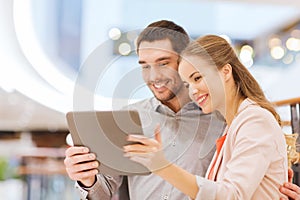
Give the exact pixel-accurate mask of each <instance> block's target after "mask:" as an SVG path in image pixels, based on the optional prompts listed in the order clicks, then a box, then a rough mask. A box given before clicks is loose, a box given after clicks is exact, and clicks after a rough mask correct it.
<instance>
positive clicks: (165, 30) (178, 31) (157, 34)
mask: <svg viewBox="0 0 300 200" xmlns="http://www.w3.org/2000/svg"><path fill="white" fill-rule="evenodd" d="M165 39H169V40H170V42H171V44H172V47H173V50H174V51H175V52H176V53H178V54H180V53H181V51H182V50H183V49H185V47H186V46H187V45H188V43H189V42H190V39H189V36H188V34H187V33H186V31H185V30H184V29H183V28H182V27H181V26H179V25H177V24H175V23H174V22H172V21H168V20H160V21H156V22H153V23H151V24H149V25H148V26H147V27H146V28H145V29H144V30H143V31H142V32H141V33H140V35H139V36H138V38H137V42H136V47H137V53H138V51H139V47H140V44H141V42H143V41H146V42H154V41H157V40H165Z"/></svg>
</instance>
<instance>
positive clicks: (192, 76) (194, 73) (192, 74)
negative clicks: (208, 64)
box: [189, 71, 199, 78]
mask: <svg viewBox="0 0 300 200" xmlns="http://www.w3.org/2000/svg"><path fill="white" fill-rule="evenodd" d="M196 73H199V72H197V71H195V72H193V73H192V74H191V75H190V76H189V78H192V77H193V76H194V75H195V74H196Z"/></svg>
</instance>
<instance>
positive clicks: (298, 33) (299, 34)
mask: <svg viewBox="0 0 300 200" xmlns="http://www.w3.org/2000/svg"><path fill="white" fill-rule="evenodd" d="M291 36H292V37H294V38H300V30H298V29H295V30H293V31H292V32H291Z"/></svg>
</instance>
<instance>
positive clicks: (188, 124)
mask: <svg viewBox="0 0 300 200" xmlns="http://www.w3.org/2000/svg"><path fill="white" fill-rule="evenodd" d="M188 43H189V37H188V35H187V33H186V32H185V30H184V29H183V28H182V27H180V26H178V25H177V24H175V23H173V22H171V21H166V20H162V21H158V22H154V23H152V24H150V25H149V26H148V27H146V28H145V29H144V30H143V31H142V33H141V34H140V35H139V37H138V40H137V54H138V57H139V64H140V65H141V67H142V74H143V79H144V81H145V83H146V84H147V86H148V87H149V89H150V90H151V91H152V93H153V95H154V97H153V98H150V99H146V100H143V101H141V102H138V103H136V104H133V105H130V106H129V108H130V109H137V110H138V111H139V112H140V113H142V114H141V116H142V124H143V125H144V124H146V125H147V126H146V128H145V129H144V134H145V135H147V136H153V134H154V128H155V126H156V125H157V124H158V123H160V124H161V132H162V141H163V144H164V145H165V146H164V152H165V154H166V156H167V158H168V159H169V160H171V161H173V162H176V164H177V165H179V166H181V167H182V168H184V169H186V170H188V171H189V172H191V173H193V174H197V175H200V176H204V174H205V172H206V169H207V167H208V165H209V163H210V161H211V159H212V156H213V153H214V151H215V149H214V146H215V141H216V139H217V138H218V137H219V136H220V135H221V134H222V132H223V128H224V121H223V119H222V118H221V117H220V115H219V114H218V113H213V114H209V115H208V114H203V113H202V111H201V110H200V109H199V108H198V106H197V105H195V104H194V103H193V102H191V100H190V98H189V95H188V88H186V86H185V85H184V83H183V82H182V80H181V79H180V77H179V75H178V73H177V69H178V62H179V54H180V52H181V51H182V50H183V49H184V48H185V47H186V45H187V44H188ZM95 159H96V157H95V155H94V154H93V153H91V152H89V150H88V149H87V148H85V147H70V148H69V149H68V150H66V158H65V166H66V170H67V173H68V175H69V177H70V178H71V179H72V180H76V187H77V188H78V189H79V190H80V191H81V194H82V195H81V196H82V199H85V198H88V199H102V200H103V199H111V198H112V196H113V195H114V194H115V193H117V190H118V188H119V186H120V184H121V182H122V178H123V177H121V176H118V177H112V176H108V175H103V174H101V172H98V171H97V166H98V165H99V163H98V162H97V161H96V160H95ZM97 173H99V174H97ZM128 190H129V196H130V199H131V200H136V199H138V200H141V199H172V200H174V199H175V200H177V199H178V200H183V199H188V197H187V196H185V195H184V194H183V193H181V192H180V191H179V190H177V189H176V188H174V187H173V186H172V185H170V184H168V183H167V182H165V181H164V180H162V179H160V178H159V177H157V176H155V175H152V174H150V175H148V176H128ZM122 200H123V199H122Z"/></svg>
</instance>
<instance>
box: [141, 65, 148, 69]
mask: <svg viewBox="0 0 300 200" xmlns="http://www.w3.org/2000/svg"><path fill="white" fill-rule="evenodd" d="M142 68H143V69H150V65H142Z"/></svg>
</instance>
